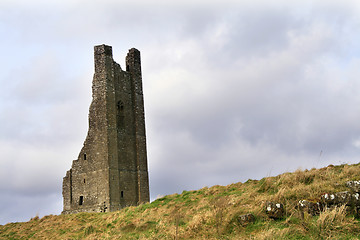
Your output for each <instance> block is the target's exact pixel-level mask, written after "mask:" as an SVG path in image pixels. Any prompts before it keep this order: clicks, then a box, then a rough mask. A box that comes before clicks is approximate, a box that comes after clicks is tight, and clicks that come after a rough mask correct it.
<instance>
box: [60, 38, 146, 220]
mask: <svg viewBox="0 0 360 240" xmlns="http://www.w3.org/2000/svg"><path fill="white" fill-rule="evenodd" d="M94 57H95V74H94V79H93V86H92V98H93V99H92V102H91V105H90V109H89V131H88V134H87V137H86V140H85V142H84V146H83V148H82V149H81V151H80V154H79V156H78V159H77V160H74V161H73V163H72V167H71V169H70V170H69V171H67V173H66V176H65V177H64V179H63V198H64V210H63V213H77V212H104V211H116V210H119V209H121V208H123V207H125V206H130V205H138V204H140V203H143V202H148V201H149V180H148V170H147V157H146V136H145V119H144V100H143V91H142V78H141V62H140V52H139V51H138V50H137V49H135V48H132V49H130V50H129V53H128V54H127V56H126V71H124V70H122V69H121V67H120V65H119V64H117V63H116V62H115V61H114V60H113V57H112V48H111V46H106V45H100V46H95V47H94Z"/></svg>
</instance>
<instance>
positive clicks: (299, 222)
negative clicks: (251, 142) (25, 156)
mask: <svg viewBox="0 0 360 240" xmlns="http://www.w3.org/2000/svg"><path fill="white" fill-rule="evenodd" d="M349 180H360V165H359V164H356V165H340V166H332V165H330V166H328V167H326V168H321V169H311V170H305V171H300V170H298V171H295V172H294V173H284V174H281V175H279V176H276V177H268V178H263V179H261V180H259V181H257V180H248V181H247V182H245V183H235V184H231V185H228V186H213V187H210V188H208V187H205V188H202V189H200V190H197V191H184V192H183V193H182V194H173V195H169V196H165V197H162V198H160V199H157V200H155V201H154V202H152V203H147V204H143V205H140V206H137V207H128V208H125V209H123V210H121V211H118V212H111V213H79V214H69V215H60V216H54V215H50V216H45V217H43V218H41V219H39V218H38V217H34V218H33V219H31V220H30V221H28V222H21V223H10V224H6V225H3V226H0V239H359V238H360V237H359V236H360V223H359V220H358V219H357V218H355V217H354V215H352V214H351V213H347V212H346V208H345V207H336V208H333V209H328V210H325V211H323V212H321V213H320V215H319V216H310V215H308V214H306V213H305V215H304V217H303V218H302V217H301V216H300V213H299V210H298V209H297V204H298V201H299V200H302V199H309V200H316V199H318V198H319V197H320V195H321V194H323V193H332V192H339V191H346V190H348V189H347V188H346V186H345V182H346V181H349ZM266 201H275V202H281V203H282V204H284V206H285V216H284V218H282V219H278V220H274V219H271V218H269V217H268V216H267V215H266V213H265V205H264V204H265V202H266ZM247 213H252V214H253V215H254V216H255V222H253V223H249V224H247V225H242V224H240V222H239V220H238V219H239V216H240V215H242V214H247Z"/></svg>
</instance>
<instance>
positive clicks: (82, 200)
mask: <svg viewBox="0 0 360 240" xmlns="http://www.w3.org/2000/svg"><path fill="white" fill-rule="evenodd" d="M83 202H84V196H80V199H79V205H83Z"/></svg>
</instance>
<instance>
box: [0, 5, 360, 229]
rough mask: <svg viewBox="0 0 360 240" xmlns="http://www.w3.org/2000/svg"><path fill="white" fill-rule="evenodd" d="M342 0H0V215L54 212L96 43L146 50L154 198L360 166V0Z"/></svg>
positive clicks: (121, 57)
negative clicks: (334, 166)
mask: <svg viewBox="0 0 360 240" xmlns="http://www.w3.org/2000/svg"><path fill="white" fill-rule="evenodd" d="M90 2H91V3H90ZM290 2H291V3H290ZM336 2H338V3H335V2H332V1H320V0H319V1H306V0H301V1H271V3H269V1H265V0H263V1H239V0H236V1H235V0H234V1H231V0H228V1H227V0H221V1H220V0H219V1H190V0H189V1H184V0H182V1H178V0H176V1H160V0H159V1H145V0H144V1H134V0H132V1H115V0H96V1H86V0H62V1H49V0H46V1H45V0H44V1H42V0H33V1H27V0H1V1H0V36H1V40H0V41H1V46H0V50H1V54H0V64H1V72H0V224H5V223H7V222H11V221H27V220H29V219H30V218H31V217H34V216H36V215H39V216H44V215H48V214H60V212H61V210H62V195H61V185H62V178H63V177H64V176H65V173H66V171H67V170H68V169H70V167H71V162H72V160H74V159H76V158H77V156H78V154H79V151H80V149H81V147H82V144H83V142H84V140H85V137H86V134H87V129H88V119H87V118H88V109H89V105H90V102H91V82H92V76H93V73H94V63H93V47H94V45H99V44H107V45H111V46H112V47H113V53H114V59H115V61H116V62H118V63H119V64H120V65H121V66H122V67H123V68H124V63H125V56H126V53H127V51H128V49H130V48H132V47H135V48H137V49H139V50H140V51H141V57H142V70H143V85H144V99H145V116H146V130H147V147H148V165H149V174H150V192H151V199H152V200H154V199H156V197H157V196H161V195H166V194H172V193H175V192H177V193H181V192H182V191H183V190H196V189H199V188H202V187H204V186H209V187H210V186H212V185H217V184H219V185H227V184H230V183H234V182H244V181H246V180H247V179H249V178H251V179H260V178H262V177H266V176H273V175H277V174H280V173H283V172H287V171H294V170H296V169H298V168H302V169H310V168H313V167H317V168H318V167H323V166H327V165H329V164H342V163H349V164H351V163H357V162H359V160H360V3H358V1H355V0H353V1H347V0H342V1H336ZM359 177H360V176H359Z"/></svg>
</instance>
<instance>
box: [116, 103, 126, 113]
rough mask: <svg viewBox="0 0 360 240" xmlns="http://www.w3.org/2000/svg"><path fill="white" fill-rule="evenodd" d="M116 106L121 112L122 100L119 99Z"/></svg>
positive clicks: (122, 108)
mask: <svg viewBox="0 0 360 240" xmlns="http://www.w3.org/2000/svg"><path fill="white" fill-rule="evenodd" d="M117 108H118V110H119V111H120V112H122V111H123V110H124V103H123V102H122V101H119V102H118V103H117Z"/></svg>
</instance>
